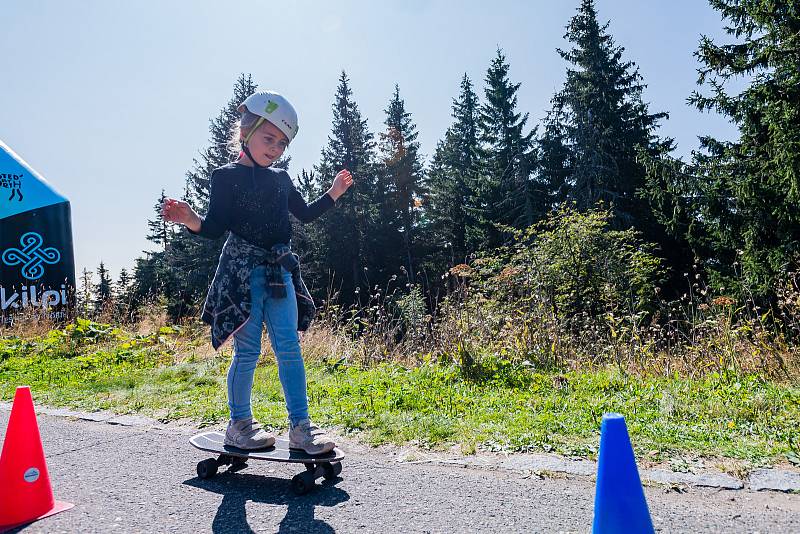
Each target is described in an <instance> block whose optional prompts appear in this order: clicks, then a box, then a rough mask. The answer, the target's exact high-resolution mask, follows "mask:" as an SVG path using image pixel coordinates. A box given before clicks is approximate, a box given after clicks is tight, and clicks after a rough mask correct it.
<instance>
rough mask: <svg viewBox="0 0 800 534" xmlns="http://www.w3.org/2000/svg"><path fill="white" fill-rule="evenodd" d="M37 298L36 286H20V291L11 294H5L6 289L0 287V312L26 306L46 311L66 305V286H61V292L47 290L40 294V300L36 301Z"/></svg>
mask: <svg viewBox="0 0 800 534" xmlns="http://www.w3.org/2000/svg"><path fill="white" fill-rule="evenodd" d="M37 297H38V294H37V291H36V286H30V287H29V286H22V288H21V290H20V291H14V292H13V293H8V292H6V288H4V287H2V286H0V311H6V310H7V309H9V308H13V309H15V310H18V309H20V308H25V307H27V306H32V307H34V308H43V309H45V310H46V309H48V308H50V307H51V306H58V305H67V304H68V301H67V286H66V285H64V284H61V291H56V290H54V289H48V290H47V291H45V292H44V293H42V298H41V300H37Z"/></svg>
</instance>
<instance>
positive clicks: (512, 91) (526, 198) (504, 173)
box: [479, 50, 538, 247]
mask: <svg viewBox="0 0 800 534" xmlns="http://www.w3.org/2000/svg"><path fill="white" fill-rule="evenodd" d="M508 71H509V64H508V63H507V62H506V58H505V56H504V55H503V52H502V50H498V51H497V57H495V58H494V59H493V60H492V62H491V64H490V66H489V69H488V71H487V73H486V88H485V95H486V100H485V102H484V103H483V104H482V105H481V107H480V120H479V132H480V139H481V142H482V144H483V150H482V171H483V172H482V173H483V175H484V177H483V180H481V183H482V187H481V190H480V193H481V197H482V199H483V206H482V209H483V214H482V219H483V221H482V222H483V225H484V228H485V232H486V235H487V243H486V244H487V245H488V246H489V247H493V246H497V245H499V244H501V243H502V242H503V241H504V240H505V238H506V237H508V236H504V235H503V233H501V232H499V231H498V230H497V229H496V227H495V223H500V224H504V225H507V226H514V227H517V228H522V227H525V226H530V225H531V224H533V223H534V222H535V221H536V220H537V219H538V217H537V214H536V213H534V211H533V205H534V201H535V199H534V198H533V195H534V192H533V189H532V187H531V181H530V175H531V172H532V169H533V167H534V165H535V156H534V154H533V153H532V137H533V135H534V134H535V131H531V132H528V133H524V132H523V130H524V129H525V125H526V123H527V122H528V114H527V113H526V114H524V115H523V114H521V113H518V112H517V111H516V108H517V91H518V90H519V87H520V85H521V84H519V83H511V82H510V81H509V79H508Z"/></svg>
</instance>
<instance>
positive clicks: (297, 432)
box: [289, 419, 336, 454]
mask: <svg viewBox="0 0 800 534" xmlns="http://www.w3.org/2000/svg"><path fill="white" fill-rule="evenodd" d="M289 447H290V448H292V449H301V450H304V451H306V453H307V454H325V453H326V452H330V451H332V450H333V448H334V447H336V443H334V441H333V440H332V439H331V438H329V437H328V436H327V435H326V434H325V431H324V430H322V429H321V428H319V427H318V426H317V425H315V424H314V423H312V422H311V420H309V419H303V420H302V421H300V422H299V423H297V424H296V425H295V426H293V427H291V429H289Z"/></svg>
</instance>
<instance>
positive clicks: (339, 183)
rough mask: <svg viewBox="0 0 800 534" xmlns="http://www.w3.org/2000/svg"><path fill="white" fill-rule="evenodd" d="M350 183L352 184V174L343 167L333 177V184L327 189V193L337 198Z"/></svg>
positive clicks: (334, 198)
mask: <svg viewBox="0 0 800 534" xmlns="http://www.w3.org/2000/svg"><path fill="white" fill-rule="evenodd" d="M351 185H353V175H352V174H350V171H348V170H347V169H343V170H341V171H339V174H337V175H336V178H334V179H333V185H332V186H331V188H330V190H328V193H329V194H330V195H331V197H333V200H338V199H339V197H340V196H342V195H343V194H344V192H345V191H347V190H348V189H349V188H350V186H351Z"/></svg>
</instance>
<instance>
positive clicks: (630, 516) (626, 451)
mask: <svg viewBox="0 0 800 534" xmlns="http://www.w3.org/2000/svg"><path fill="white" fill-rule="evenodd" d="M618 532H620V533H621V532H624V533H627V534H639V533H646V532H647V533H649V532H654V530H653V522H652V521H651V520H650V512H649V511H648V509H647V501H646V500H645V498H644V489H643V488H642V482H641V480H640V479H639V470H638V469H637V468H636V459H635V458H634V456H633V447H632V446H631V440H630V438H629V437H628V428H627V427H626V426H625V418H624V417H622V416H621V415H620V414H618V413H607V414H604V415H603V423H602V426H601V428H600V454H599V458H598V461H597V488H596V490H595V494H594V523H593V524H592V533H593V534H612V533H618Z"/></svg>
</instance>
